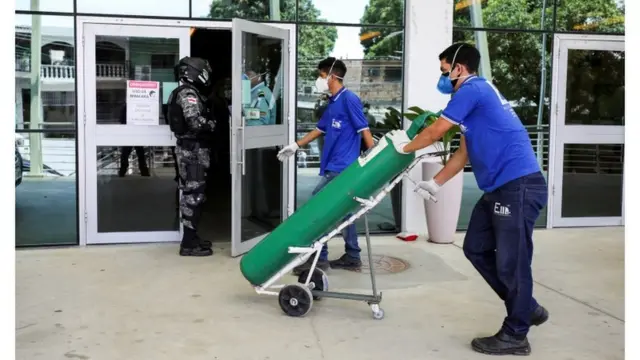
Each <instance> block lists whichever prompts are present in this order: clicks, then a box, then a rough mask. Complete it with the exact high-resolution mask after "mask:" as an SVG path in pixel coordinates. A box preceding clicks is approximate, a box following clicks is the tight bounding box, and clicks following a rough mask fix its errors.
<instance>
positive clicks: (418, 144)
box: [402, 117, 453, 153]
mask: <svg viewBox="0 0 640 360" xmlns="http://www.w3.org/2000/svg"><path fill="white" fill-rule="evenodd" d="M452 127H453V124H452V123H451V122H450V121H448V120H445V119H444V118H442V117H439V118H438V120H436V121H435V122H434V123H433V124H431V125H430V126H427V128H426V129H424V130H422V131H421V132H420V133H419V134H418V135H417V136H416V137H415V138H413V140H412V141H411V142H410V143H408V144H407V145H405V146H404V148H403V149H402V150H403V151H404V152H405V153H412V152H414V151H416V150H420V149H424V148H426V147H427V146H429V145H431V144H433V143H434V142H436V141H438V140H440V139H441V138H442V136H443V135H444V134H445V133H446V132H447V131H449V129H451V128H452Z"/></svg>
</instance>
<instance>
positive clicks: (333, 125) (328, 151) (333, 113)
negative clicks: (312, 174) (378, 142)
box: [317, 87, 369, 176]
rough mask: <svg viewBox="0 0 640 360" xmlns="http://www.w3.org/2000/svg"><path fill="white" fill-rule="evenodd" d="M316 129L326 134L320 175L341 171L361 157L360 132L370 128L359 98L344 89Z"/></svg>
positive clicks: (328, 108)
mask: <svg viewBox="0 0 640 360" xmlns="http://www.w3.org/2000/svg"><path fill="white" fill-rule="evenodd" d="M317 129H318V130H319V131H321V132H322V133H323V134H324V147H323V149H322V156H321V157H320V176H323V175H324V174H325V172H326V171H331V172H338V173H339V172H341V171H342V170H344V169H346V168H347V167H348V166H349V165H351V164H352V163H353V162H354V161H356V160H357V159H358V156H360V143H361V141H362V136H361V134H360V133H361V132H362V131H364V130H367V129H369V123H368V122H367V118H366V116H365V115H364V113H363V112H362V103H361V102H360V98H358V95H356V94H354V93H353V92H352V91H350V90H347V88H344V87H343V88H342V89H340V91H338V92H337V93H336V94H335V95H333V96H331V97H330V98H329V103H328V104H327V108H326V110H325V111H324V113H323V114H322V117H321V118H320V121H318V126H317Z"/></svg>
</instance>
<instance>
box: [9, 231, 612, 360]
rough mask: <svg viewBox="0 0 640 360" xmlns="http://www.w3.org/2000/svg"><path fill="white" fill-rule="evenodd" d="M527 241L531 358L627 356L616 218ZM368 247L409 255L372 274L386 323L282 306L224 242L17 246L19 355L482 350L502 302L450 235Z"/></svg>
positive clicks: (342, 282) (259, 355)
mask: <svg viewBox="0 0 640 360" xmlns="http://www.w3.org/2000/svg"><path fill="white" fill-rule="evenodd" d="M462 236H463V234H459V236H458V238H459V240H461V239H462ZM535 238H536V255H535V258H534V267H535V279H536V285H535V286H536V287H535V295H536V297H537V298H538V300H539V301H540V302H541V303H542V304H544V305H545V306H546V307H547V308H548V309H549V311H550V312H551V318H550V320H549V322H548V323H546V324H545V325H543V326H542V327H540V328H534V329H532V331H531V333H530V341H531V344H532V348H533V352H532V355H531V356H530V357H529V358H531V359H544V360H556V359H557V360H590V359H593V360H605V359H606V360H609V359H611V360H613V359H623V357H624V228H599V229H571V230H539V231H537V232H536V234H535ZM332 245H333V246H332V248H331V251H332V253H331V255H330V256H338V255H340V254H339V253H340V247H341V246H340V241H339V240H335V241H333V242H332ZM374 245H375V251H374V253H375V254H376V255H386V256H393V257H397V258H400V259H402V260H404V261H406V262H407V263H409V268H408V269H406V270H404V271H402V272H399V273H395V274H380V276H379V285H380V287H381V288H382V291H383V293H384V298H383V303H382V305H383V308H384V310H385V312H386V317H385V319H384V320H382V321H376V320H373V319H372V318H371V313H370V310H369V308H368V307H367V306H366V304H363V303H358V302H352V301H343V300H331V299H325V300H323V301H319V302H316V303H315V304H314V308H313V309H312V311H311V312H310V313H309V315H308V316H307V317H305V318H290V317H287V316H285V315H283V314H282V312H281V310H280V309H279V307H278V305H277V302H276V299H275V298H274V297H270V296H259V295H256V294H255V293H254V292H253V290H252V289H251V287H250V286H249V285H248V283H247V282H246V281H245V280H244V279H243V278H242V276H241V274H240V272H239V271H238V261H239V260H238V259H234V258H230V257H229V256H228V255H227V254H228V249H221V250H219V253H218V254H217V255H216V256H214V257H213V258H203V259H194V258H181V257H178V256H177V255H176V251H177V249H176V245H171V244H169V245H167V244H164V245H135V246H96V247H88V248H69V249H39V250H21V251H18V252H17V258H16V269H17V274H16V291H17V298H16V313H17V315H16V318H17V320H16V321H17V325H16V327H17V329H16V342H17V344H16V348H17V358H18V359H21V360H27V359H46V360H56V359H63V360H66V359H84V360H88V359H91V360H103V359H104V360H119V359H123V360H138V359H139V360H150V359H153V360H162V359H171V360H175V359H185V360H186V359H207V360H212V359H220V360H234V359H238V360H252V359H256V360H258V359H260V360H264V359H271V360H275V359H277V360H288V359H292V360H293V359H296V360H299V359H304V360H314V359H342V358H344V359H362V360H377V359H401V360H413V359H416V360H417V359H451V360H473V359H487V358H490V357H487V356H484V355H480V354H476V353H474V352H472V351H471V350H470V347H469V342H470V340H471V339H472V338H473V337H475V336H478V335H488V334H491V333H493V332H494V331H495V330H497V329H498V327H499V326H500V323H501V321H502V318H503V317H504V307H503V305H502V304H501V303H500V302H499V300H498V298H497V297H496V296H495V295H494V294H493V293H492V292H491V290H490V288H489V287H488V286H487V285H486V284H485V283H484V281H483V280H482V279H481V278H480V277H479V276H478V275H477V273H476V272H475V271H474V269H473V268H472V267H471V265H470V264H469V263H468V261H467V260H466V259H465V258H464V255H463V254H462V251H461V249H460V247H459V244H458V246H456V245H434V244H429V243H426V242H424V241H419V242H415V243H403V242H401V241H399V240H396V239H393V238H383V237H380V238H374ZM366 276H367V275H366V274H357V273H348V272H341V271H330V272H329V279H330V286H331V288H332V289H334V290H336V289H341V290H351V291H363V292H364V291H366V288H367V286H366V285H367V277H366ZM289 280H290V281H292V282H293V281H294V280H293V278H291V279H289Z"/></svg>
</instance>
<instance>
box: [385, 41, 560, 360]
mask: <svg viewBox="0 0 640 360" xmlns="http://www.w3.org/2000/svg"><path fill="white" fill-rule="evenodd" d="M479 64H480V53H479V52H478V50H477V49H476V48H474V47H473V46H471V45H469V44H454V45H452V46H451V47H449V48H448V49H446V50H445V51H444V52H442V54H440V71H441V72H442V76H441V77H440V81H439V82H438V89H439V90H440V91H441V92H442V93H444V94H453V95H452V97H451V100H450V101H449V103H448V104H447V107H446V108H445V109H444V110H443V112H442V115H441V117H440V118H439V119H438V120H436V121H435V122H434V123H433V124H432V125H431V126H429V127H427V128H426V129H424V130H423V131H422V132H421V133H420V134H419V135H418V136H416V137H415V138H414V139H413V141H410V140H409V139H408V138H407V135H406V133H405V132H404V131H402V132H400V131H398V132H394V133H393V134H392V138H393V141H394V146H395V147H396V149H397V150H398V151H399V152H401V153H410V152H413V151H416V150H418V149H423V148H425V147H427V146H429V145H431V144H433V143H434V142H435V141H438V140H439V139H440V138H441V137H442V135H443V134H444V133H445V132H446V131H447V130H449V129H450V128H451V127H453V126H454V125H458V126H459V127H460V129H461V131H462V137H461V139H460V148H459V149H458V150H457V151H456V152H455V153H454V154H453V155H452V156H451V158H450V160H449V161H448V162H447V164H446V165H445V167H444V168H443V169H442V170H441V171H440V172H439V173H438V174H436V175H435V176H434V177H433V179H430V180H428V181H422V182H420V183H419V184H418V186H417V187H416V191H417V192H419V193H422V194H423V196H427V195H432V196H434V195H435V194H436V193H437V192H438V190H439V189H440V187H441V186H443V185H444V184H445V183H446V182H447V181H448V180H449V179H451V178H452V177H453V176H454V175H456V174H457V173H458V172H460V171H462V170H463V168H464V166H465V164H466V163H467V161H469V162H470V163H471V168H472V170H473V174H474V175H475V178H476V181H477V183H478V187H479V188H480V189H481V190H482V191H483V192H484V194H483V195H482V197H481V198H480V200H478V203H477V204H476V205H475V208H474V209H473V213H472V215H471V220H470V223H469V227H468V229H467V234H466V236H465V239H464V246H463V250H464V254H465V256H466V257H467V258H468V259H469V260H470V261H471V263H472V264H473V266H474V267H475V268H476V270H477V271H478V272H479V273H480V275H482V277H483V278H484V279H485V280H486V282H487V283H489V285H490V286H491V288H493V290H494V291H495V292H496V293H497V294H498V296H499V297H500V298H501V299H502V300H503V301H504V303H505V305H506V308H507V317H506V318H505V319H504V322H503V324H502V328H501V329H500V331H499V332H498V333H497V334H495V335H494V336H490V337H484V338H476V339H474V340H473V341H472V342H471V345H472V347H473V349H474V350H475V351H478V352H482V353H486V354H494V355H505V354H513V355H528V354H529V353H530V352H531V347H530V345H529V342H528V340H527V333H528V331H529V327H530V326H531V325H540V324H542V323H544V322H545V321H546V320H547V319H548V317H549V314H548V312H547V311H546V310H545V309H544V308H543V307H542V306H540V305H538V303H537V302H536V300H535V299H534V298H533V294H532V293H533V278H532V273H531V260H532V256H533V241H532V233H533V226H534V224H535V222H536V219H537V218H538V216H539V215H540V211H541V210H542V208H543V207H544V206H545V205H546V202H547V185H546V181H545V178H544V176H543V175H542V172H541V170H540V166H539V165H538V162H537V160H536V156H535V153H534V151H533V148H532V146H531V140H530V139H529V135H528V134H527V131H526V130H525V128H524V126H523V125H522V122H521V121H520V119H519V118H518V116H517V115H516V113H515V112H514V111H513V109H512V108H511V105H510V104H509V102H508V101H507V100H506V99H505V98H504V97H503V96H502V94H501V93H500V92H499V91H498V90H497V89H496V87H495V86H494V85H493V84H492V83H491V82H489V81H488V80H486V79H484V78H481V77H479V76H477V75H476V72H477V70H478V66H479ZM439 200H440V201H447V199H439Z"/></svg>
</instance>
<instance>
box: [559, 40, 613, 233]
mask: <svg viewBox="0 0 640 360" xmlns="http://www.w3.org/2000/svg"><path fill="white" fill-rule="evenodd" d="M569 50H602V51H625V37H624V35H583V34H556V35H555V36H554V44H553V65H552V66H553V68H552V69H553V76H552V96H551V109H552V110H551V116H550V126H549V129H550V134H549V139H550V141H549V162H548V163H549V177H548V179H549V180H548V183H549V189H550V191H549V197H548V202H547V228H553V227H579V226H585V227H586V226H620V225H624V214H625V213H624V205H625V202H624V193H625V191H624V187H625V176H624V172H623V180H622V181H623V183H622V194H623V197H622V215H621V216H620V217H582V218H561V217H560V214H561V213H560V211H561V206H562V174H563V164H564V159H563V155H564V152H563V145H564V144H565V143H582V144H594V143H597V144H606V143H614V144H620V143H622V144H624V130H625V127H624V125H622V126H615V125H603V126H600V125H565V114H566V109H565V107H566V102H565V99H566V93H567V66H568V53H569ZM620 139H621V140H620ZM623 171H624V170H623ZM556 188H557V190H558V191H556ZM556 216H557V218H556Z"/></svg>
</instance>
